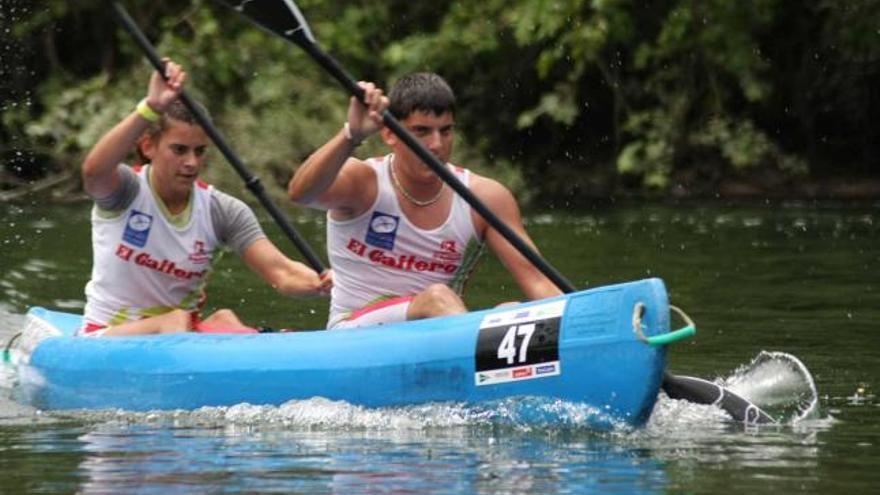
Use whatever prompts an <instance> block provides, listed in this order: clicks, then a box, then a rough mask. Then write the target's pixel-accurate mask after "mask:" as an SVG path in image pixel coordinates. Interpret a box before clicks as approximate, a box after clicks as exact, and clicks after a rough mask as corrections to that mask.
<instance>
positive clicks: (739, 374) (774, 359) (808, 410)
mask: <svg viewBox="0 0 880 495" xmlns="http://www.w3.org/2000/svg"><path fill="white" fill-rule="evenodd" d="M723 386H724V387H726V388H728V389H730V390H731V391H733V392H734V393H736V394H738V395H740V396H742V397H743V398H745V399H748V400H749V401H750V402H752V403H754V404H755V405H757V406H758V407H760V408H761V409H763V410H765V411H766V412H767V413H769V414H770V415H771V416H773V417H774V418H776V419H777V420H779V421H780V422H783V423H788V422H794V421H799V420H801V419H804V418H807V417H810V416H811V415H813V414H815V413H816V411H817V409H818V407H817V406H818V394H817V392H816V384H815V383H814V382H813V377H812V376H811V375H810V372H809V371H808V370H807V367H806V366H804V364H803V363H802V362H801V361H800V360H799V359H798V358H796V357H794V356H792V355H791V354H786V353H784V352H766V351H762V352H761V353H760V354H758V356H757V357H756V358H755V359H754V360H752V362H751V363H749V364H748V365H746V366H744V367H742V368H740V369H738V370H737V371H736V372H735V373H734V374H733V375H732V376H731V377H729V378H727V379H726V380H725V381H724V383H723Z"/></svg>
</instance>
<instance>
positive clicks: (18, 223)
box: [0, 205, 880, 493]
mask: <svg viewBox="0 0 880 495" xmlns="http://www.w3.org/2000/svg"><path fill="white" fill-rule="evenodd" d="M875 211H876V207H863V208H838V207H828V206H824V207H823V206H821V205H820V206H813V205H758V206H753V207H724V206H709V207H695V208H673V207H660V206H656V205H632V206H620V205H618V206H615V207H614V208H613V209H609V210H597V211H589V212H585V213H581V214H569V213H565V214H558V213H554V214H545V215H539V216H532V217H529V218H528V228H529V230H530V232H531V233H532V236H533V237H534V238H535V239H536V242H537V243H538V245H539V246H540V248H541V251H542V253H543V254H544V256H545V257H546V258H547V259H548V260H550V261H551V262H552V263H553V264H554V265H555V266H556V267H557V268H558V269H559V270H560V272H562V273H564V274H566V276H567V277H569V278H570V279H571V280H572V282H574V283H575V284H576V285H578V286H587V285H589V286H596V285H601V284H605V283H612V282H620V281H624V280H632V279H638V278H643V277H645V276H660V277H662V278H663V279H664V280H665V281H666V283H667V287H668V288H669V292H670V297H671V299H672V301H673V303H674V304H676V305H678V306H681V307H683V308H684V309H686V310H687V312H688V313H689V314H690V315H691V316H692V317H694V319H695V321H696V323H697V327H698V329H699V331H698V334H697V336H696V338H694V339H692V340H690V341H688V342H684V343H680V344H676V345H675V346H673V347H672V348H671V350H670V365H671V368H672V370H673V371H674V372H681V373H682V374H687V375H695V376H701V377H704V378H708V379H717V380H719V381H723V382H725V383H727V384H729V385H731V386H732V387H735V388H736V389H737V391H739V392H742V393H743V394H744V395H748V396H751V397H753V398H755V399H756V400H757V399H760V401H764V403H767V402H772V400H769V399H776V398H779V397H780V396H779V395H773V394H771V395H770V397H767V396H766V394H765V393H764V392H765V391H766V388H762V385H761V384H762V383H765V384H766V383H769V382H766V381H765V380H766V379H768V378H774V379H778V378H779V377H780V376H789V377H790V378H791V377H795V376H796V375H787V373H788V372H787V371H786V370H785V368H782V369H775V370H771V371H768V368H762V369H763V372H762V373H756V374H752V375H751V376H750V377H749V378H747V379H743V376H745V375H748V374H745V375H743V376H740V375H738V373H737V370H739V371H742V369H743V368H741V367H745V368H746V369H748V367H749V366H751V365H753V364H754V363H753V362H752V359H753V358H754V357H755V356H759V355H760V354H761V352H762V351H764V350H768V349H770V350H779V351H784V352H786V353H789V354H792V355H794V356H797V357H798V358H800V360H802V361H803V363H805V364H806V365H807V366H808V367H809V370H810V371H811V372H812V373H813V376H814V378H815V386H816V389H817V390H818V394H819V401H818V411H819V413H818V416H817V417H810V418H809V419H806V420H802V421H797V422H795V423H794V424H782V425H778V426H769V427H745V426H743V425H741V424H737V423H733V422H730V421H729V420H728V419H727V417H726V416H725V415H724V413H723V412H721V411H719V410H718V409H717V408H713V407H709V406H697V405H693V404H690V403H687V402H683V401H675V400H670V399H668V398H666V397H665V396H663V395H661V397H660V399H659V401H658V404H657V406H656V408H655V411H654V414H653V415H652V417H651V419H650V420H649V422H648V424H647V425H646V427H645V428H642V429H638V430H626V429H616V430H614V431H612V432H610V433H606V434H597V433H594V432H591V431H589V430H585V429H583V428H582V427H579V421H580V420H579V418H581V417H583V415H587V414H591V413H593V412H592V411H589V410H588V409H587V408H583V407H581V406H578V405H575V404H553V405H552V408H553V409H552V412H553V414H555V415H556V417H557V418H559V420H558V421H555V422H553V423H547V422H543V423H542V422H529V421H524V420H523V416H522V415H518V414H517V411H521V410H522V409H521V407H526V409H528V408H529V407H534V404H528V403H525V404H522V405H520V404H517V406H520V408H519V409H518V408H517V407H507V406H510V404H507V406H505V404H503V403H500V404H496V405H494V406H493V407H492V408H479V407H470V408H469V407H464V406H461V405H455V404H442V405H430V406H421V407H411V408H403V409H395V410H367V409H363V408H358V407H355V406H351V405H348V404H344V403H336V402H331V401H326V400H323V399H312V400H310V401H298V402H291V403H288V404H285V405H283V406H280V407H258V406H249V405H239V406H234V407H231V408H205V409H200V410H197V411H188V412H185V411H175V412H162V413H156V412H153V413H137V414H135V413H128V412H124V411H101V412H94V411H92V412H78V413H65V414H55V413H52V414H49V413H43V412H40V411H35V410H32V409H28V408H24V407H22V406H20V405H17V404H15V403H13V402H10V401H9V399H8V395H4V396H3V398H0V452H2V455H0V469H2V470H3V472H4V473H7V474H6V475H5V478H4V484H3V488H2V489H0V491H3V492H6V491H9V492H10V493H18V492H25V491H32V492H33V491H43V492H56V493H70V492H80V493H119V492H137V493H152V492H156V493H169V492H194V493H203V492H212V491H213V492H221V491H222V492H227V491H228V492H240V491H245V492H270V491H275V492H282V493H290V492H299V493H359V492H397V493H400V492H403V493H541V492H549V493H609V492H611V493H614V492H618V493H634V492H635V493H653V492H659V493H729V492H733V491H735V492H749V491H754V492H767V491H770V490H773V491H778V492H779V493H790V492H801V493H803V492H807V493H810V492H812V493H856V492H866V493H867V492H870V491H872V490H876V486H877V483H880V449H878V446H880V404H878V402H877V400H876V396H875V391H876V388H877V377H878V376H880V345H878V344H877V339H876V336H875V334H876V322H877V321H880V294H878V286H877V281H876V274H877V273H880V249H878V248H877V245H878V242H877V241H878V238H880V236H878V234H880V224H878V222H876V221H875V220H874V217H875ZM317 218H318V220H317V221H306V222H303V223H301V224H297V228H298V229H301V230H302V231H303V233H304V237H306V238H307V239H310V240H311V241H312V243H313V244H314V245H315V246H316V248H317V251H318V252H322V249H323V244H322V243H323V234H322V230H323V226H322V224H321V221H322V220H321V219H320V217H317ZM264 225H265V226H266V227H267V232H268V233H269V235H270V236H272V237H273V238H275V239H281V236H280V235H279V234H278V233H277V231H276V230H274V229H273V228H272V227H271V225H268V224H266V223H264ZM89 242H90V241H89V232H88V205H73V206H64V207H39V206H28V207H26V208H22V207H10V206H8V205H0V260H2V261H0V341H2V342H5V341H6V340H7V339H8V338H9V337H11V336H12V334H13V333H14V332H15V331H16V329H17V328H19V327H20V325H21V315H22V314H23V313H24V312H25V311H26V309H27V308H28V307H29V306H31V305H42V306H48V307H54V308H62V309H73V310H76V309H79V308H81V307H82V306H81V305H82V302H81V300H82V291H83V287H84V285H85V282H86V280H87V278H88V274H89V269H90V254H89ZM279 244H281V245H282V247H284V248H285V249H286V250H287V252H288V253H290V254H291V255H293V256H296V255H295V251H294V250H293V249H290V248H287V245H286V244H285V243H284V241H281V240H279ZM234 258H235V257H234V256H230V257H227V259H228V260H231V261H228V262H227V261H226V260H224V262H223V264H221V266H219V267H218V270H217V271H216V273H215V274H214V275H213V278H212V287H211V289H210V291H209V304H213V305H217V306H229V307H233V308H234V309H236V310H238V311H239V312H240V313H241V314H242V315H244V317H245V319H246V320H247V321H249V322H253V323H254V324H262V325H266V326H272V327H276V328H277V327H283V326H287V325H289V324H290V322H291V321H294V322H296V323H297V324H301V325H299V326H302V327H315V326H319V325H321V324H322V323H323V320H324V315H325V314H326V302H323V301H307V302H298V301H290V300H286V299H281V298H279V297H277V296H275V295H274V294H273V293H272V292H271V289H268V288H266V287H263V285H262V284H261V282H259V281H257V280H256V278H255V277H254V276H252V275H251V274H249V273H248V272H247V271H246V270H244V269H243V268H242V267H241V264H240V263H238V262H237V261H235V260H234ZM467 297H468V299H467V302H468V304H469V305H470V306H471V307H475V308H478V307H486V306H491V305H493V304H495V303H497V302H498V301H503V300H510V299H515V298H519V297H521V296H520V295H519V294H518V291H517V290H516V289H515V284H514V283H513V281H512V280H511V279H510V277H509V276H507V275H506V274H505V273H504V272H503V270H502V269H501V268H500V266H499V265H498V263H497V261H496V260H494V259H492V257H487V258H486V259H485V260H484V261H483V263H482V264H481V265H480V266H479V267H478V269H477V271H476V273H475V274H474V275H473V277H472V278H471V281H470V282H469V288H468V296H467ZM0 376H2V378H3V383H4V384H5V389H7V390H8V386H9V384H10V380H12V379H13V378H14V375H10V374H8V372H7V373H6V374H0ZM108 379H112V378H108ZM738 380H739V381H738ZM785 384H787V385H794V384H798V382H797V380H791V379H786V380H785ZM801 385H802V384H798V385H797V386H792V387H789V388H788V389H786V390H788V391H789V392H787V395H788V396H789V397H798V398H799V397H800V395H799V394H800V392H799V390H803V387H802V386H801ZM774 387H777V388H775V389H774V390H777V391H778V390H780V389H779V388H778V383H777V384H775V385H774ZM0 395H2V394H0ZM795 402H797V401H795ZM768 407H770V406H768ZM798 407H799V406H798ZM784 413H785V412H784ZM785 414H789V415H791V414H795V415H796V413H794V412H792V411H788V412H787V413H785Z"/></svg>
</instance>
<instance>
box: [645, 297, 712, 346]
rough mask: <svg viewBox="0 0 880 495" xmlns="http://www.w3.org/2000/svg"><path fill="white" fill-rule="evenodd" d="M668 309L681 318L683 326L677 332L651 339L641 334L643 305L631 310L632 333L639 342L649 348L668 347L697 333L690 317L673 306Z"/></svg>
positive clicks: (655, 336)
mask: <svg viewBox="0 0 880 495" xmlns="http://www.w3.org/2000/svg"><path fill="white" fill-rule="evenodd" d="M669 309H671V310H672V311H674V312H675V313H677V314H678V316H680V317H681V319H682V320H684V322H685V326H684V327H682V328H679V329H678V330H674V331H672V332H666V333H664V334H660V335H653V336H651V337H646V336H645V334H644V333H643V332H642V316H643V315H644V314H645V304H644V303H641V302H638V303H636V305H635V307H634V308H633V319H632V323H633V331H634V332H635V333H636V338H638V339H639V340H640V341H642V342H644V343H646V344H648V345H650V346H658V345H669V344H672V343H673V342H678V341H679V340H684V339H686V338H688V337H692V336H694V335H695V334H696V333H697V326H696V325H694V321H693V320H691V317H690V316H688V315H687V313H685V312H684V311H682V310H681V308H679V307H677V306H673V305H671V304H670V305H669Z"/></svg>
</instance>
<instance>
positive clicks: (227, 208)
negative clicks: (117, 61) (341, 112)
mask: <svg viewBox="0 0 880 495" xmlns="http://www.w3.org/2000/svg"><path fill="white" fill-rule="evenodd" d="M165 72H166V74H165V75H166V76H167V78H168V80H167V82H166V81H165V80H164V79H163V78H162V77H161V76H160V75H159V73H156V72H154V73H153V74H152V76H151V78H150V83H149V89H148V92H147V97H146V98H144V99H143V100H142V101H141V102H140V103H139V104H138V105H137V108H136V109H135V110H134V111H133V112H131V113H130V114H129V115H128V116H126V117H125V118H124V119H123V120H122V121H121V122H119V123H118V124H116V126H115V127H113V129H111V130H110V131H109V132H107V134H105V135H104V136H103V137H102V138H101V139H100V140H99V141H98V143H97V144H95V146H94V147H93V148H92V149H91V151H90V152H89V154H88V156H87V157H86V159H85V161H84V162H83V166H82V176H83V183H84V186H85V190H86V192H87V193H88V194H89V195H90V196H91V197H92V198H93V199H94V200H95V207H94V208H93V210H92V250H93V256H94V262H93V265H92V277H91V280H90V281H89V283H88V284H87V285H86V297H87V302H86V308H85V315H84V327H83V328H82V329H81V330H80V335H84V336H101V335H106V336H112V335H136V334H151V333H171V332H182V331H186V330H193V329H199V330H224V331H232V330H240V329H244V328H247V327H246V326H245V325H244V324H243V323H242V322H241V321H240V320H239V319H238V317H237V316H236V315H235V313H233V312H232V311H231V310H228V309H223V310H219V311H217V312H215V313H213V314H212V315H210V316H208V317H207V318H205V319H204V320H202V319H201V318H200V315H199V310H200V309H201V308H202V306H203V305H204V302H205V293H204V288H205V284H206V283H207V277H208V274H209V273H210V271H211V266H212V263H213V262H214V261H215V260H216V258H217V255H218V253H219V251H220V249H221V248H223V247H229V248H232V249H233V250H235V251H236V252H237V253H238V254H239V255H240V256H241V258H242V259H243V260H244V262H245V263H246V264H247V265H248V266H249V267H250V268H251V269H253V270H254V271H255V272H256V273H257V274H259V275H260V276H261V277H262V278H263V279H265V280H266V281H267V282H268V283H269V284H271V285H272V286H273V287H274V288H275V289H277V290H278V291H279V292H281V293H283V294H286V295H290V296H309V295H318V294H324V295H326V294H327V293H328V292H329V289H330V285H331V278H330V277H329V276H328V277H323V278H322V277H320V276H319V275H318V274H317V273H315V272H314V271H313V270H311V269H310V268H308V267H307V266H305V265H303V264H302V263H299V262H296V261H293V260H290V259H288V258H287V257H286V256H284V254H282V253H281V251H279V250H278V248H277V247H275V245H274V244H272V242H270V241H269V240H268V239H267V238H266V236H265V235H264V234H263V231H262V229H261V228H260V225H259V223H257V219H256V217H255V216H254V213H253V211H251V210H250V208H248V207H247V206H246V205H245V204H244V203H243V202H241V201H240V200H238V199H235V198H233V197H231V196H228V195H226V194H224V193H222V192H220V191H218V190H216V189H214V188H213V187H211V186H209V185H207V184H205V183H203V182H200V181H198V177H199V173H200V172H201V171H202V169H203V168H204V167H205V153H206V151H207V148H208V143H209V141H208V136H207V134H205V131H204V130H203V129H202V128H201V127H200V126H199V125H198V124H197V123H196V121H195V118H194V116H193V115H192V114H191V113H190V112H189V110H188V109H187V108H186V107H185V106H184V105H183V104H182V103H181V102H180V101H179V100H178V96H179V95H180V93H181V91H182V88H183V84H184V81H185V80H186V73H185V72H184V71H183V70H182V69H181V68H180V66H179V65H177V64H175V63H173V62H171V61H167V62H166V66H165ZM135 147H136V148H137V152H138V154H139V155H141V157H142V159H143V161H144V162H145V163H146V165H143V166H138V167H134V168H130V167H127V166H124V165H122V164H121V162H122V160H123V159H124V158H125V157H126V156H127V155H128V153H129V152H130V151H131V150H132V149H133V148H135Z"/></svg>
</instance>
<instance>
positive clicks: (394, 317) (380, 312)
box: [329, 296, 414, 330]
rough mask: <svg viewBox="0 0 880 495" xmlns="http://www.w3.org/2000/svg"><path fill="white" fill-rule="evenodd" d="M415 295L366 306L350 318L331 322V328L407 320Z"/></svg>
mask: <svg viewBox="0 0 880 495" xmlns="http://www.w3.org/2000/svg"><path fill="white" fill-rule="evenodd" d="M413 297H414V296H402V297H395V298H393V299H385V300H384V301H379V302H377V303H373V304H370V305H369V306H364V307H363V308H361V309H359V310H357V311H355V312H353V313H352V314H351V315H350V316H349V317H348V318H345V319H343V320H340V321H337V322H331V323H330V328H329V330H339V329H342V328H360V327H367V326H371V325H382V324H385V323H397V322H400V321H406V312H407V311H408V310H409V305H410V303H412V300H413Z"/></svg>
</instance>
